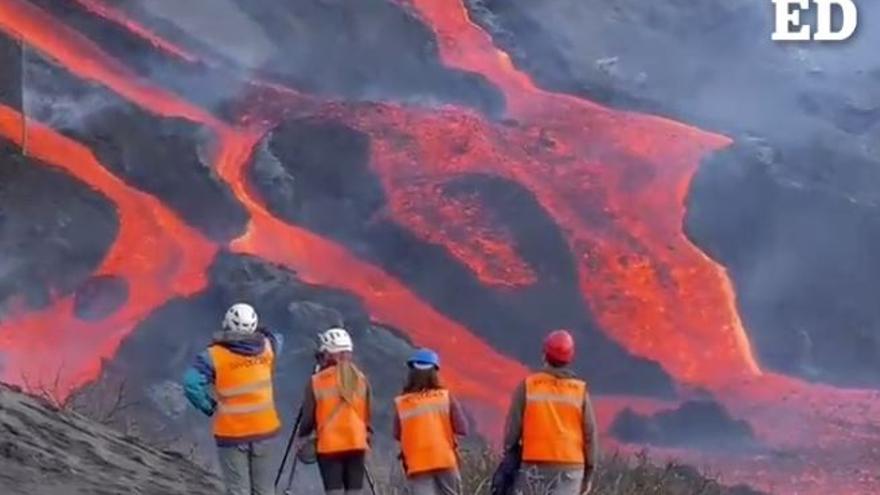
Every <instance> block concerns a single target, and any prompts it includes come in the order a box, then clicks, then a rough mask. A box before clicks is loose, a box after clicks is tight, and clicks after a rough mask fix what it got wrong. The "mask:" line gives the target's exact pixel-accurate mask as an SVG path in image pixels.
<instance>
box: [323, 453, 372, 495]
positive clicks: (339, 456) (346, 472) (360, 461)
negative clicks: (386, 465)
mask: <svg viewBox="0 0 880 495" xmlns="http://www.w3.org/2000/svg"><path fill="white" fill-rule="evenodd" d="M318 468H319V469H320V470H321V481H323V482H324V491H326V492H329V491H331V490H361V489H363V487H364V451H362V450H357V451H353V452H339V453H335V454H321V455H318Z"/></svg>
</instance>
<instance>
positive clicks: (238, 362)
mask: <svg viewBox="0 0 880 495" xmlns="http://www.w3.org/2000/svg"><path fill="white" fill-rule="evenodd" d="M208 352H209V354H210V356H211V361H212V362H213V363H214V370H215V379H214V391H215V393H216V395H217V400H218V404H217V414H216V416H215V417H214V435H215V436H216V437H218V438H228V439H244V438H251V437H260V436H264V435H270V434H273V433H275V432H276V431H278V429H279V428H280V427H281V421H280V419H279V418H278V412H277V411H276V410H275V401H274V393H273V387H272V372H273V365H274V363H275V353H274V352H273V351H272V346H271V345H270V344H269V341H268V340H267V341H266V343H265V348H264V349H263V352H262V353H260V354H259V355H256V356H243V355H241V354H236V353H234V352H232V351H230V350H229V349H227V348H225V347H223V346H220V345H213V346H211V347H210V348H209V349H208Z"/></svg>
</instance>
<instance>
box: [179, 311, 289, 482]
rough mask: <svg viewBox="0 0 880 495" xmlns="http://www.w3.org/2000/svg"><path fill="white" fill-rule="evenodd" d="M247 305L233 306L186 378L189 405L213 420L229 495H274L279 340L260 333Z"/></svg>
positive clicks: (256, 319)
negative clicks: (272, 448)
mask: <svg viewBox="0 0 880 495" xmlns="http://www.w3.org/2000/svg"><path fill="white" fill-rule="evenodd" d="M257 323H258V318H257V313H256V311H254V308H253V307H251V306H250V305H248V304H243V303H239V304H234V305H233V306H232V307H230V308H229V310H228V311H227V312H226V315H225V317H224V319H223V331H222V332H220V333H218V334H217V335H215V336H214V339H213V342H212V343H211V345H210V346H209V347H208V349H207V350H205V351H204V352H202V353H201V354H199V355H198V356H197V357H196V361H195V364H194V365H193V366H192V367H190V368H189V369H188V370H187V371H186V373H185V374H184V392H185V394H186V397H187V399H189V401H190V403H191V404H192V405H193V406H194V407H195V408H196V409H198V410H199V411H201V412H202V413H204V414H205V415H207V416H213V418H214V438H215V440H216V442H217V451H218V457H219V460H220V468H221V470H222V471H223V476H224V479H225V482H226V493H227V494H228V495H274V491H275V486H274V479H273V475H274V472H273V471H274V465H273V463H272V459H271V456H270V448H269V440H270V439H272V438H273V437H275V436H276V435H277V434H278V432H279V431H280V430H281V420H280V419H279V416H278V411H277V410H276V409H275V400H274V388H273V384H272V381H273V378H274V372H275V369H274V368H275V367H274V364H275V356H277V355H278V354H279V353H280V352H281V346H282V338H281V336H280V335H277V334H273V333H270V332H267V331H265V330H263V329H258V328H257Z"/></svg>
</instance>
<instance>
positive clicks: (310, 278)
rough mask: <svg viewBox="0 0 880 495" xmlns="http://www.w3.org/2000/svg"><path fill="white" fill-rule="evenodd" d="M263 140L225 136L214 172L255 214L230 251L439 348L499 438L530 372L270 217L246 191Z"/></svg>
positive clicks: (381, 275)
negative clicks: (348, 300)
mask: <svg viewBox="0 0 880 495" xmlns="http://www.w3.org/2000/svg"><path fill="white" fill-rule="evenodd" d="M261 135H262V133H261V132H257V131H254V132H251V133H242V132H241V131H235V130H227V131H226V132H225V133H223V134H221V139H220V143H221V147H220V149H219V151H218V153H217V155H218V157H217V162H216V163H217V170H218V172H219V173H220V175H221V176H222V177H223V179H224V180H225V181H226V182H228V183H229V184H230V185H231V186H232V190H233V192H234V194H235V195H236V197H237V198H238V200H239V201H240V202H241V203H242V204H244V205H245V207H246V208H247V209H248V211H249V212H250V214H251V223H250V224H249V226H248V230H247V232H246V233H245V235H243V236H242V237H241V238H239V239H237V240H235V241H234V242H233V243H232V245H231V247H232V249H233V250H235V251H237V252H242V253H248V254H252V255H256V256H259V257H261V258H264V259H267V260H270V261H273V262H275V263H279V264H282V265H284V266H287V267H288V268H290V269H292V270H294V271H295V272H296V273H297V276H298V277H300V278H301V279H302V280H304V281H306V282H308V283H312V284H318V285H322V286H328V287H336V288H339V289H343V290H346V291H348V292H351V293H353V294H357V295H358V296H359V297H360V299H361V301H362V303H363V304H364V306H365V308H366V309H367V311H368V312H369V314H370V316H371V318H372V319H373V320H374V321H377V322H379V323H383V324H387V325H390V326H392V327H394V328H397V329H400V330H402V331H404V332H405V333H406V334H407V335H408V336H409V337H410V338H412V339H413V341H414V342H416V343H417V344H418V345H423V346H429V347H432V348H434V349H437V350H438V351H439V352H440V353H441V354H442V356H443V359H444V361H445V363H446V365H445V366H444V378H445V379H446V380H447V381H448V382H449V383H450V384H452V386H453V387H454V388H455V390H456V392H457V393H458V394H459V395H461V396H462V397H463V398H464V399H465V400H467V401H468V403H469V404H470V405H472V406H473V407H474V408H475V409H476V410H478V411H480V412H481V413H482V414H479V415H478V421H479V423H480V428H481V431H483V432H484V433H487V434H489V435H491V436H493V437H496V438H497V434H498V433H500V423H499V421H498V418H499V417H501V415H502V414H503V411H504V409H505V408H506V406H507V401H508V395H509V393H510V391H512V390H513V388H514V386H515V385H516V383H517V382H518V381H519V380H520V379H521V378H522V377H523V376H525V373H526V369H525V368H524V367H523V366H522V365H521V364H519V363H517V362H515V361H513V360H510V359H507V358H504V357H502V356H501V355H499V354H498V353H497V352H496V351H495V350H494V349H492V348H491V347H490V346H488V345H487V344H486V343H485V342H483V341H482V340H480V339H478V338H476V337H475V336H474V335H473V334H472V333H471V332H469V331H468V330H467V329H466V328H464V327H463V326H461V325H460V324H458V323H456V322H454V321H452V320H450V319H448V318H446V317H445V316H443V315H441V314H440V313H438V312H437V311H436V310H434V309H433V308H431V307H430V306H428V305H427V304H425V303H424V302H423V301H421V300H420V299H419V298H418V297H416V296H415V294H413V293H412V292H411V291H410V290H408V289H407V288H406V287H405V286H404V285H403V284H401V283H400V282H399V281H397V280H396V279H394V278H393V277H391V276H390V275H388V274H387V273H385V272H384V271H382V270H381V269H379V268H377V267H375V266H372V265H370V264H367V263H364V262H363V261H361V260H359V259H357V258H356V257H354V256H352V255H351V254H350V253H349V252H348V251H346V250H345V249H343V248H342V247H341V246H339V245H337V244H335V243H333V242H330V241H328V240H326V239H324V238H322V237H320V236H317V235H315V234H313V233H311V232H309V231H307V230H304V229H302V228H299V227H296V226H294V225H290V224H286V223H284V222H282V221H281V220H279V219H277V218H275V217H273V216H272V215H271V214H270V213H269V212H268V211H267V210H266V208H265V207H264V206H263V204H262V202H261V200H260V199H258V198H257V197H256V196H255V195H254V194H253V192H252V191H250V188H249V187H247V185H246V177H245V170H246V165H247V162H248V158H249V157H250V155H251V151H252V149H253V147H254V145H255V144H256V142H257V141H258V140H259V139H260V137H261Z"/></svg>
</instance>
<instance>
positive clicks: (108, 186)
mask: <svg viewBox="0 0 880 495" xmlns="http://www.w3.org/2000/svg"><path fill="white" fill-rule="evenodd" d="M21 122H22V116H21V114H19V113H18V112H16V111H15V110H13V109H11V108H9V107H5V106H2V105H0V135H3V136H4V137H6V138H7V139H10V140H11V141H13V142H15V143H16V144H18V145H19V146H20V145H21V141H22V134H21V127H20V124H21ZM27 146H28V155H29V156H33V157H34V158H36V159H38V160H40V161H41V162H44V163H46V164H49V165H51V166H54V167H58V168H60V169H62V170H64V171H65V172H66V173H68V174H70V175H71V176H73V177H75V178H77V179H78V180H80V181H82V182H84V183H86V184H88V185H89V186H90V187H92V188H94V189H95V190H97V191H98V192H100V193H101V194H103V195H104V196H106V197H107V198H108V199H110V200H111V201H113V203H114V204H115V205H116V208H117V214H118V217H119V225H120V227H119V232H118V234H117V237H116V239H115V242H114V244H113V246H112V247H111V248H110V250H109V251H108V253H107V255H106V256H105V258H104V260H103V261H102V263H101V265H100V267H99V268H98V270H97V271H96V275H109V276H114V277H118V278H121V279H123V280H125V282H126V283H127V285H128V300H127V302H126V303H125V304H124V305H123V306H122V307H121V308H119V309H118V310H116V311H115V312H114V313H112V314H111V315H109V316H107V317H106V318H104V319H102V320H100V321H83V320H80V319H78V318H77V316H76V315H75V313H74V306H73V297H72V296H67V297H64V298H62V299H60V300H57V301H55V302H53V304H52V305H51V306H50V307H49V308H47V309H45V310H42V311H38V312H35V313H30V314H23V315H13V316H12V317H11V318H8V319H6V320H5V321H3V323H2V325H0V350H2V354H3V360H4V367H3V370H2V375H0V379H2V381H3V382H7V383H19V384H22V385H24V386H31V387H37V388H40V387H53V388H54V387H56V386H57V387H58V389H57V390H54V389H53V390H49V391H50V392H51V393H53V394H56V393H57V394H58V398H59V399H63V398H64V397H65V396H66V395H67V394H68V393H69V392H70V391H72V390H73V389H74V388H76V387H77V386H79V385H82V384H83V383H85V382H86V381H88V380H90V379H93V378H95V377H96V376H97V375H98V373H99V372H100V367H101V360H102V359H108V358H110V357H112V355H113V354H114V352H115V351H116V349H117V347H118V346H119V343H120V342H121V340H122V339H123V338H124V337H125V336H126V335H127V334H128V333H129V332H130V331H131V330H132V329H133V328H134V327H135V325H136V324H137V323H138V322H139V321H141V320H143V319H144V318H145V317H146V316H147V315H149V314H150V312H152V311H153V310H154V309H156V308H157V307H159V306H161V305H162V304H163V303H165V302H166V301H168V300H169V299H171V298H173V297H176V296H186V295H190V294H193V293H195V292H198V291H200V290H202V289H203V288H204V287H205V285H206V283H207V281H206V279H205V277H204V273H205V271H206V269H207V267H208V265H209V264H210V262H211V260H212V259H213V257H214V254H215V251H216V249H215V247H214V246H213V245H212V244H211V243H210V242H208V241H207V240H205V239H204V238H202V237H201V236H200V235H199V234H198V233H196V232H195V231H193V230H192V229H190V228H189V227H187V226H186V225H185V224H184V223H183V222H182V221H181V220H180V219H178V218H177V217H176V216H175V215H174V214H173V213H171V212H170V211H169V210H168V209H167V208H165V206H163V205H162V203H160V202H159V201H158V200H157V199H156V198H154V197H152V196H149V195H147V194H145V193H142V192H139V191H136V190H134V189H132V188H130V187H129V186H127V185H126V184H124V183H123V182H122V181H121V180H119V179H118V178H116V177H115V176H113V175H112V174H110V173H109V172H108V171H107V169H105V168H104V167H102V166H101V164H100V163H98V161H97V160H96V159H95V157H94V155H93V154H92V153H91V152H90V151H89V150H88V149H87V148H85V147H84V146H82V145H81V144H79V143H76V142H74V141H72V140H71V139H68V138H66V137H64V136H61V135H60V134H57V133H55V132H54V131H52V130H51V129H49V128H47V127H44V126H42V125H40V124H37V123H34V122H30V123H29V124H28V129H27Z"/></svg>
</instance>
